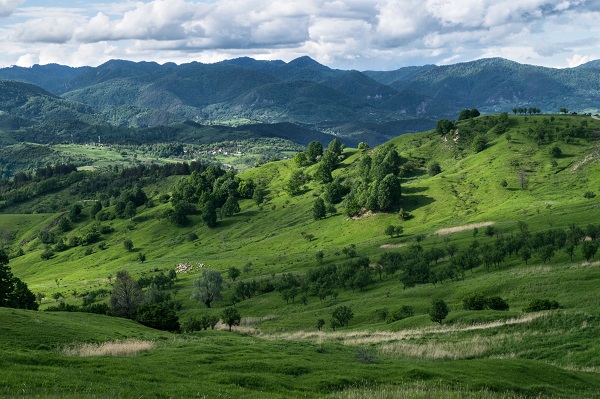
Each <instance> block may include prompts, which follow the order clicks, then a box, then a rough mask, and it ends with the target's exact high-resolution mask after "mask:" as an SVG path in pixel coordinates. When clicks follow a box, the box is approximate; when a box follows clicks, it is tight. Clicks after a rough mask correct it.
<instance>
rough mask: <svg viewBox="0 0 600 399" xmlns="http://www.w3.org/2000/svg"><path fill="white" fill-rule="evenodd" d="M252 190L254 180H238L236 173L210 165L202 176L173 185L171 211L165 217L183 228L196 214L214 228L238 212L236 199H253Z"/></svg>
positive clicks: (194, 175)
mask: <svg viewBox="0 0 600 399" xmlns="http://www.w3.org/2000/svg"><path fill="white" fill-rule="evenodd" d="M255 189H256V184H255V183H254V181H253V180H241V179H240V178H239V177H238V176H236V174H235V172H233V171H226V170H224V169H223V168H221V167H219V166H214V165H211V166H208V167H207V168H206V169H205V170H203V171H201V172H199V171H193V172H192V173H191V174H190V175H189V176H188V177H185V178H182V179H180V180H179V181H178V182H177V184H175V186H174V187H173V190H172V195H171V202H172V205H173V208H172V209H171V210H170V211H169V212H168V214H167V217H168V218H169V219H170V220H171V221H172V222H174V223H175V224H178V225H185V224H187V223H188V217H187V216H188V215H191V214H194V213H196V212H198V210H199V211H200V214H201V219H202V221H203V222H204V224H205V225H206V226H208V227H215V226H216V225H217V223H218V219H219V218H223V217H229V216H232V215H234V214H236V213H238V212H240V205H239V202H238V198H253V197H254V196H255ZM198 208H199V209H198Z"/></svg>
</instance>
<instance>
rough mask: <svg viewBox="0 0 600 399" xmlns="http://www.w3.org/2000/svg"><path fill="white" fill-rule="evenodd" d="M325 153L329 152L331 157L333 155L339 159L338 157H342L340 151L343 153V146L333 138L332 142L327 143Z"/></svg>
mask: <svg viewBox="0 0 600 399" xmlns="http://www.w3.org/2000/svg"><path fill="white" fill-rule="evenodd" d="M327 151H329V152H331V153H332V154H333V155H335V157H336V158H337V157H339V156H340V155H342V151H343V145H342V142H341V141H339V140H338V139H337V137H336V138H334V139H333V140H331V141H330V142H329V144H328V145H327Z"/></svg>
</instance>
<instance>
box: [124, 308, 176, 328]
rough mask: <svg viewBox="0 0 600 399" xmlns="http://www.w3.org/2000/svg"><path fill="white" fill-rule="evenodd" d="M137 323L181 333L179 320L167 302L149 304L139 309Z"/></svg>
mask: <svg viewBox="0 0 600 399" xmlns="http://www.w3.org/2000/svg"><path fill="white" fill-rule="evenodd" d="M135 319H136V321H137V322H138V323H141V324H143V325H145V326H148V327H151V328H155V329H157V330H164V331H179V328H180V325H179V318H178V317H177V313H176V312H175V309H173V306H172V305H171V304H170V303H169V302H168V301H167V302H164V301H163V302H158V303H148V304H144V305H141V306H140V307H139V308H138V311H137V315H136V318H135Z"/></svg>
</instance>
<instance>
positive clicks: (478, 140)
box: [472, 134, 487, 152]
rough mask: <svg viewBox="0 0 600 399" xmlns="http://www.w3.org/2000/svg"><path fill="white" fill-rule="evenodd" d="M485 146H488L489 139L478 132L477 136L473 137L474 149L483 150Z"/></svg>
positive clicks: (476, 150)
mask: <svg viewBox="0 0 600 399" xmlns="http://www.w3.org/2000/svg"><path fill="white" fill-rule="evenodd" d="M485 147H487V139H486V138H485V136H483V135H481V134H478V135H477V136H475V138H474V139H473V144H472V148H473V151H475V152H481V151H483V150H485Z"/></svg>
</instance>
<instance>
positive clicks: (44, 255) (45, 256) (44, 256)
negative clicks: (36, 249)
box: [40, 249, 54, 260]
mask: <svg viewBox="0 0 600 399" xmlns="http://www.w3.org/2000/svg"><path fill="white" fill-rule="evenodd" d="M53 256H54V252H52V250H50V249H47V250H45V251H44V252H42V254H41V255H40V258H42V260H48V259H50V258H52V257H53Z"/></svg>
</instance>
